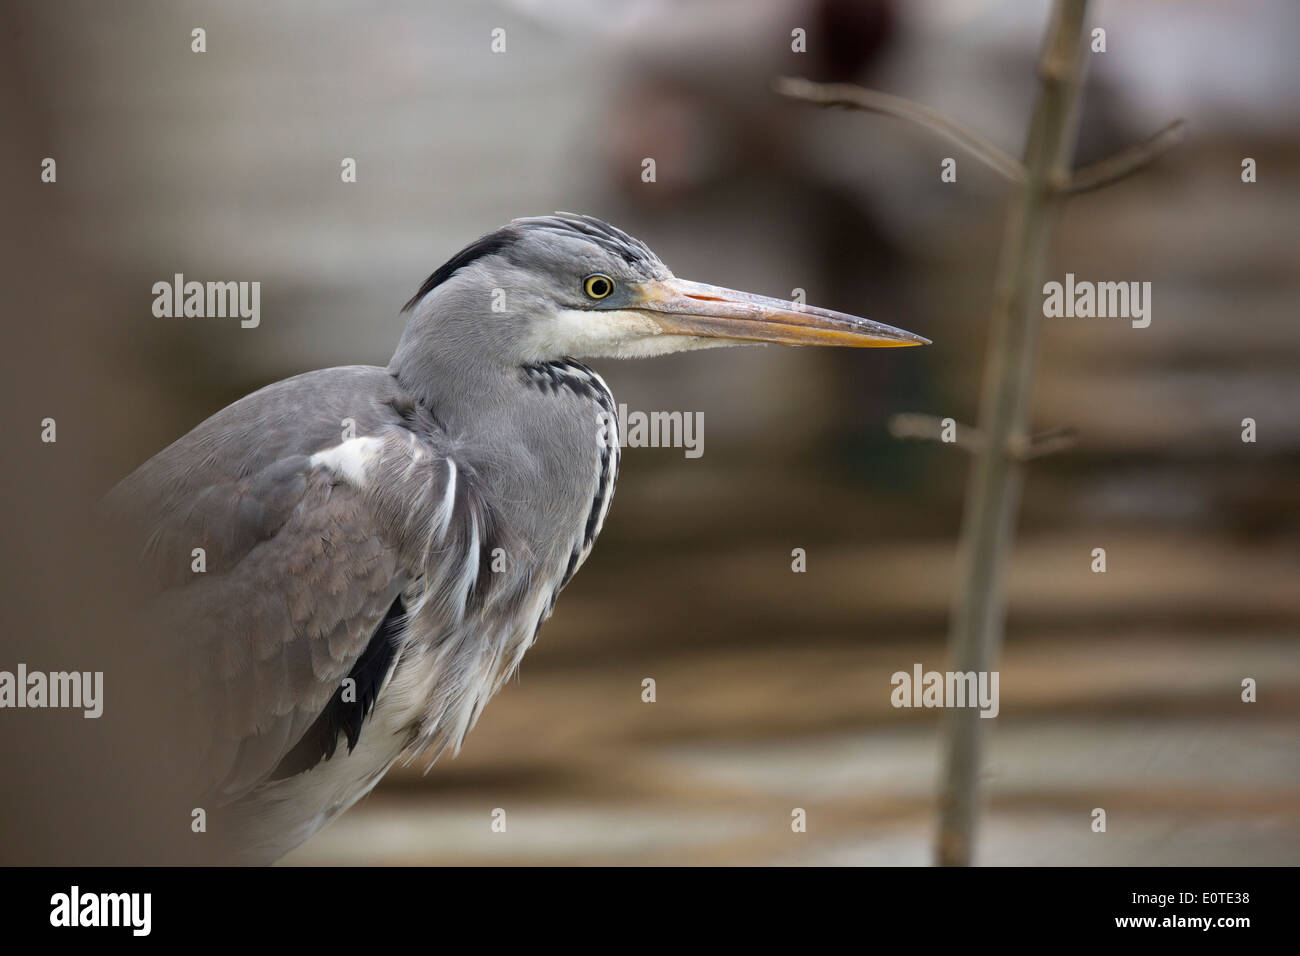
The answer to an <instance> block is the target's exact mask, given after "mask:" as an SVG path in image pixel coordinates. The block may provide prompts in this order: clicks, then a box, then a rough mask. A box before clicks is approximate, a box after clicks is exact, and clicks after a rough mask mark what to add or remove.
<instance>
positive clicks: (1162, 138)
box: [1065, 119, 1187, 196]
mask: <svg viewBox="0 0 1300 956" xmlns="http://www.w3.org/2000/svg"><path fill="white" fill-rule="evenodd" d="M1186 130H1187V122H1186V121H1185V120H1181V119H1176V120H1174V121H1173V122H1172V123H1170V124H1169V125H1168V126H1165V127H1164V128H1163V129H1160V130H1158V131H1157V132H1155V133H1154V134H1152V135H1151V136H1149V137H1148V138H1147V139H1145V140H1143V141H1142V142H1140V143H1135V144H1134V145H1132V146H1130V147H1129V148H1128V149H1126V150H1124V151H1123V152H1120V153H1116V154H1115V155H1114V156H1111V157H1110V158H1109V159H1103V160H1101V162H1097V163H1093V164H1092V165H1091V166H1085V167H1083V169H1078V170H1075V172H1074V175H1073V176H1072V177H1071V178H1070V182H1069V185H1068V186H1067V187H1066V190H1065V191H1066V192H1067V193H1069V194H1070V195H1072V196H1073V195H1075V194H1077V193H1086V192H1088V191H1089V190H1092V189H1100V188H1101V187H1102V186H1108V185H1110V184H1111V183H1113V182H1117V181H1118V180H1121V179H1123V178H1124V177H1125V176H1131V175H1133V174H1134V173H1135V172H1137V171H1138V170H1139V169H1141V168H1142V167H1143V166H1145V165H1147V164H1148V163H1150V162H1151V161H1152V160H1154V159H1155V158H1156V157H1157V156H1159V155H1160V154H1161V153H1163V152H1164V151H1165V150H1167V149H1169V148H1170V147H1172V146H1176V145H1178V143H1180V142H1181V141H1182V138H1183V134H1184V133H1185V132H1186Z"/></svg>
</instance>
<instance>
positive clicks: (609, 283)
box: [582, 272, 614, 299]
mask: <svg viewBox="0 0 1300 956" xmlns="http://www.w3.org/2000/svg"><path fill="white" fill-rule="evenodd" d="M582 291H584V292H586V293H587V295H588V296H590V297H591V298H593V299H603V298H605V296H607V295H609V294H610V293H611V292H613V291H614V280H613V279H611V278H610V277H609V276H606V275H601V274H600V273H599V272H597V273H596V274H595V275H589V276H587V278H585V279H584V280H582Z"/></svg>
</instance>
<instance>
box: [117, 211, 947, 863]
mask: <svg viewBox="0 0 1300 956" xmlns="http://www.w3.org/2000/svg"><path fill="white" fill-rule="evenodd" d="M405 311H407V312H408V313H409V318H408V321H407V324H406V327H405V330H404V332H403V334H402V336H401V338H400V340H399V342H398V344H397V348H396V352H395V353H394V355H393V358H392V361H391V362H390V363H389V364H388V366H387V368H379V367H373V366H349V367H344V368H332V369H325V370H322V371H316V372H309V373H306V374H303V375H298V376H296V377H293V378H289V379H286V380H284V381H280V382H277V383H275V384H273V385H269V386H267V387H266V388H263V389H261V390H260V391H257V392H254V393H252V394H250V395H248V396H246V397H244V398H243V399H240V400H239V401H237V402H235V403H234V404H232V405H230V406H228V407H227V408H225V409H223V410H222V411H220V412H218V413H217V414H215V415H213V416H212V417H211V418H209V419H207V420H206V421H204V422H203V423H202V424H200V425H199V426H198V427H196V428H195V429H194V430H193V431H191V432H189V433H188V434H186V435H185V436H184V437H182V438H180V439H179V440H178V441H176V442H175V443H174V444H172V445H171V446H169V447H168V448H166V449H164V450H163V451H162V452H160V453H158V454H157V455H156V456H154V457H153V458H151V459H150V460H149V461H148V462H146V463H145V464H144V465H142V466H141V467H140V468H139V469H137V470H136V471H135V472H134V473H132V474H131V475H130V476H128V477H127V478H126V479H124V480H123V481H122V482H121V483H120V484H119V485H117V487H115V488H114V489H113V491H112V492H110V494H109V496H108V499H107V507H108V511H109V512H110V513H111V514H114V515H117V516H120V518H121V521H122V522H123V524H122V527H124V528H126V529H128V530H127V531H126V532H125V533H127V534H128V536H130V538H131V542H130V544H131V547H132V548H133V550H136V551H138V554H139V555H140V560H141V562H142V566H143V567H144V568H146V569H147V571H148V575H149V581H150V585H149V588H148V593H147V594H146V595H145V598H146V600H145V607H144V611H143V612H142V613H143V614H145V615H148V616H150V617H151V618H152V619H153V620H155V621H158V622H162V623H161V625H160V627H161V631H162V632H164V633H165V634H166V635H167V636H168V641H169V645H170V647H171V649H172V650H173V651H175V652H178V653H181V654H183V656H184V658H185V660H186V664H185V670H184V674H185V682H186V683H185V687H184V692H183V696H184V698H185V699H186V701H187V702H189V703H191V704H192V705H193V706H194V707H195V708H197V712H198V713H199V715H200V722H201V725H202V726H203V727H204V729H205V731H206V734H205V739H204V740H203V741H202V743H201V746H200V747H199V750H200V751H201V761H200V763H201V765H202V778H201V780H200V781H199V784H200V785H201V788H200V789H201V792H202V794H203V796H202V799H201V801H200V805H202V806H205V807H207V808H208V809H210V810H211V811H213V813H214V821H215V823H214V825H216V826H219V827H221V828H224V830H225V831H226V832H227V833H228V834H229V835H230V838H231V841H232V844H233V846H234V848H235V851H236V853H235V857H234V858H235V859H237V860H239V861H241V862H251V863H266V862H272V861H274V860H276V859H278V858H279V857H280V856H282V855H283V854H284V853H286V852H288V851H289V850H290V849H292V848H294V847H295V846H297V845H299V844H300V843H301V842H302V841H304V840H306V839H307V838H308V837H309V836H311V835H312V834H313V833H315V832H316V831H317V830H319V829H320V828H321V827H322V826H324V825H325V824H326V823H327V822H329V821H330V820H331V819H333V818H334V817H335V816H337V815H338V814H339V813H341V812H343V811H344V810H346V809H347V808H348V807H349V806H351V805H352V804H353V803H355V802H356V801H357V800H358V799H360V798H361V797H362V796H363V795H365V794H366V793H368V792H369V791H370V790H371V789H372V788H373V787H374V785H375V784H376V783H377V782H378V781H379V779H380V778H381V777H382V776H383V775H384V773H385V772H387V771H388V769H389V768H390V767H392V766H393V764H394V762H396V761H397V760H398V759H400V758H402V757H403V756H405V757H407V758H410V757H412V756H414V755H416V754H420V753H422V752H426V751H430V752H431V753H432V754H433V755H434V757H435V758H436V756H437V754H439V753H441V752H442V750H443V749H444V748H447V747H451V748H453V749H458V748H459V747H460V745H461V743H462V741H463V740H464V739H465V736H466V734H467V733H469V731H470V728H471V727H472V726H473V725H474V723H475V720H476V719H477V717H478V715H479V713H480V711H481V710H482V708H483V705H484V704H485V703H486V702H487V700H488V699H489V698H490V697H491V696H492V695H493V694H494V693H495V692H496V691H497V690H498V689H499V688H500V687H501V685H502V683H503V682H504V681H505V680H506V679H507V678H508V677H509V676H510V675H511V673H513V672H514V671H515V669H516V668H517V667H518V666H519V662H520V659H521V658H522V657H523V655H524V653H525V651H527V650H528V648H529V647H530V646H531V645H532V644H533V642H534V641H535V640H536V639H537V635H538V631H539V629H540V628H541V626H542V624H543V622H544V621H546V619H547V618H548V617H549V616H550V615H551V612H552V610H553V608H554V606H555V600H556V597H557V596H558V595H559V593H560V591H561V590H562V589H563V588H564V586H565V585H566V584H567V583H568V582H569V580H570V579H571V578H572V577H573V575H574V573H575V572H576V571H577V570H578V568H579V567H581V566H582V563H583V562H584V561H585V560H586V559H587V556H588V555H589V554H590V553H591V549H592V545H593V544H594V543H595V541H596V537H597V535H598V534H599V533H600V530H601V526H602V524H603V523H604V520H605V516H606V513H607V512H608V510H609V506H610V499H611V497H612V495H613V492H614V480H615V476H616V474H617V471H618V461H619V442H618V440H617V436H616V435H614V434H613V431H614V429H615V428H616V427H617V422H616V416H615V406H614V400H613V397H612V396H611V395H610V392H609V389H608V388H607V387H606V386H605V383H604V382H603V381H602V380H601V378H600V376H599V375H597V374H596V373H595V372H593V371H592V370H591V369H589V368H587V367H586V366H585V365H582V364H580V363H579V361H577V360H578V359H585V358H604V357H622V358H633V357H643V356H654V355H663V354H666V353H670V352H678V351H682V350H686V349H699V348H709V347H713V346H722V345H736V344H746V343H756V342H773V343H779V344H784V345H842V346H858V347H883V346H909V345H919V344H925V343H926V341H927V340H925V339H923V338H921V337H920V336H917V335H913V334H912V333H910V332H904V331H902V330H899V329H895V328H892V327H890V326H887V325H882V324H880V323H877V322H873V321H869V320H867V319H861V318H856V317H854V316H850V315H845V314H842V313H839V312H832V311H829V310H825V309H819V308H813V307H811V306H805V305H802V304H797V303H794V302H788V301H784V300H780V299H771V298H766V297H763V296H758V295H751V294H748V293H744V292H736V291H733V290H730V289H724V288H721V287H718V286H712V285H706V284H703V283H698V282H689V281H686V280H683V279H679V278H677V277H675V276H674V275H673V274H672V273H671V272H670V271H669V270H668V269H667V267H665V266H664V264H663V263H662V262H661V261H660V260H659V258H658V257H657V256H656V255H655V254H654V253H653V252H651V251H650V249H649V248H648V247H647V246H646V245H645V244H644V243H642V242H640V241H638V240H636V239H633V238H632V237H630V236H628V235H627V234H626V233H624V232H622V231H620V230H618V229H616V228H614V227H613V226H610V225H608V224H607V223H605V222H602V221H600V220H598V219H594V218H591V217H588V216H578V215H572V214H565V213H561V214H556V215H554V216H542V217H537V218H528V219H517V220H515V221H513V222H511V223H509V224H507V225H506V226H504V227H503V228H501V229H499V230H497V231H495V232H492V233H489V234H487V235H485V236H483V237H482V238H480V239H478V240H476V241H475V242H473V243H471V244H470V245H468V246H466V247H465V248H464V249H462V250H461V251H460V252H459V253H457V254H456V255H455V256H453V257H452V258H451V259H450V260H448V261H447V262H446V263H445V264H444V265H442V266H441V267H439V268H438V269H437V270H436V271H435V272H434V273H433V274H432V275H430V276H429V278H428V279H427V280H426V281H425V282H424V284H423V285H422V286H421V287H420V289H419V291H418V292H417V293H416V294H415V296H414V297H413V298H412V299H411V301H410V302H409V303H408V304H407V307H406V310H405ZM197 549H202V553H203V555H204V562H203V567H202V568H201V569H199V570H196V568H195V566H194V564H193V562H192V561H191V555H192V554H194V553H196V551H197Z"/></svg>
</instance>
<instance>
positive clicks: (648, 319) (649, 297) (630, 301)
mask: <svg viewBox="0 0 1300 956" xmlns="http://www.w3.org/2000/svg"><path fill="white" fill-rule="evenodd" d="M435 290H438V292H437V295H436V296H435V295H433V294H432V293H434V291H435ZM426 304H427V305H428V307H430V308H436V310H437V311H438V313H439V314H440V315H442V316H446V317H448V318H447V321H448V322H449V323H455V322H457V319H455V318H451V317H454V316H459V317H462V318H461V319H460V322H461V324H463V323H464V317H466V316H471V315H472V316H473V318H474V321H475V322H476V323H478V325H477V326H476V329H477V333H478V334H486V335H490V336H491V338H492V341H493V343H494V345H493V348H494V350H495V351H497V352H499V353H501V354H502V357H503V358H506V359H507V360H508V361H522V362H537V361H549V360H554V359H560V358H564V357H573V358H605V357H613V358H641V357H647V356H652V355H664V354H667V353H670V352H681V351H687V350H690V349H699V348H715V347H718V346H724V345H748V344H754V343H764V342H771V343H777V344H781V345H839V346H848V347H853V348H884V347H897V346H907V345H926V344H929V343H928V340H927V339H924V338H921V337H920V336H919V335H913V334H912V333H911V332H904V331H903V330H901V329H896V328H893V327H892V326H888V325H883V324H881V323H879V322H873V321H871V320H869V319H862V318H858V317H857V316H852V315H846V314H844V313H842V312H832V311H830V310H829V309H820V308H815V307H813V306H809V305H804V304H803V303H798V302H791V301H787V300H784V299H773V298H768V297H766V296H760V295H753V294H751V293H748V292H738V291H736V290H734V289H726V288H722V287H721V286H714V285H707V284H705V283H701V282H691V281H689V280H686V279H679V278H677V277H676V276H674V275H673V274H672V272H670V271H669V270H668V268H667V266H665V265H664V264H663V263H662V262H661V261H660V260H659V257H658V256H656V255H655V254H654V253H653V252H651V251H650V249H649V248H648V247H647V246H646V245H645V243H643V242H641V241H640V240H638V239H634V238H632V237H631V236H629V235H627V234H626V233H624V232H622V231H621V230H619V229H616V228H614V227H613V226H611V225H609V224H608V223H605V222H602V221H601V220H599V219H594V218H592V217H590V216H575V215H572V214H568V213H560V214H557V215H554V216H542V217H537V218H530V219H516V220H515V221H514V222H512V223H510V224H509V225H507V226H505V227H503V228H502V229H500V230H498V231H497V232H494V233H490V234H488V235H486V236H484V237H482V238H481V239H479V240H478V241H477V242H475V243H473V244H471V245H470V246H467V247H466V248H465V249H464V250H462V251H461V252H460V253H459V254H458V255H457V256H455V257H454V258H452V259H451V260H450V261H449V262H448V263H446V264H445V265H444V266H442V268H440V269H439V270H438V271H437V272H435V273H434V274H433V275H432V276H430V277H429V279H428V281H426V283H425V285H424V287H423V288H421V290H420V292H419V293H417V295H416V296H415V298H413V299H412V300H411V302H409V303H408V304H407V308H408V309H414V310H415V311H416V312H417V314H418V313H419V312H420V310H422V309H424V308H426ZM450 334H457V335H459V336H460V337H461V338H464V337H465V336H466V335H468V334H469V332H468V330H465V329H462V330H461V331H460V332H455V330H452V332H451V333H450Z"/></svg>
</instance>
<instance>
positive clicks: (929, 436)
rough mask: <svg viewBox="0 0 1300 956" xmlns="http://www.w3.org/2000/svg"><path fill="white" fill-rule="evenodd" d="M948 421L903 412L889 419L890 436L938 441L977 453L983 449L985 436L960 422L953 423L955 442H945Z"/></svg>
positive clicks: (918, 413) (916, 413)
mask: <svg viewBox="0 0 1300 956" xmlns="http://www.w3.org/2000/svg"><path fill="white" fill-rule="evenodd" d="M945 421H946V419H943V418H937V417H935V416H934V415H922V414H921V413H920V412H902V413H900V414H898V415H894V416H892V417H891V418H890V419H889V422H888V423H887V427H888V428H889V434H891V435H893V436H894V437H895V438H911V439H915V440H918V441H937V442H943V444H945V445H956V446H957V447H958V448H960V449H962V450H964V451H969V452H976V451H979V450H980V448H981V447H983V442H984V439H983V436H981V435H980V433H979V431H978V430H977V429H974V428H972V427H971V426H969V425H963V424H961V423H960V422H957V421H954V422H953V426H952V428H953V440H952V441H944V440H943V427H944V425H943V423H944V422H945Z"/></svg>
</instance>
